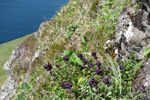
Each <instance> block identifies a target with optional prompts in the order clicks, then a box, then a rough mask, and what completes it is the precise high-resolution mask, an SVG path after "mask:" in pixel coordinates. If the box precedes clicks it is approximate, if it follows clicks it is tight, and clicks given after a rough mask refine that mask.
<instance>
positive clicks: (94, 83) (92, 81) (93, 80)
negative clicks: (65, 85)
mask: <svg viewBox="0 0 150 100" xmlns="http://www.w3.org/2000/svg"><path fill="white" fill-rule="evenodd" d="M97 84H98V81H97V80H95V77H92V78H91V79H90V81H89V85H90V86H91V87H94V86H97Z"/></svg>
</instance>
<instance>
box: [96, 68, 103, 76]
mask: <svg viewBox="0 0 150 100" xmlns="http://www.w3.org/2000/svg"><path fill="white" fill-rule="evenodd" d="M96 74H97V75H101V76H103V74H104V69H103V70H102V69H100V68H97V69H96Z"/></svg>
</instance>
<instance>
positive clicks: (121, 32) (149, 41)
mask: <svg viewBox="0 0 150 100" xmlns="http://www.w3.org/2000/svg"><path fill="white" fill-rule="evenodd" d="M138 3H140V4H142V7H141V8H140V9H135V8H132V7H130V6H128V7H126V10H125V11H124V12H123V13H122V14H121V16H120V17H119V18H118V21H117V24H116V28H115V32H116V34H115V38H116V39H115V42H116V47H117V49H116V50H117V51H119V52H118V55H119V54H122V55H124V56H126V57H129V55H130V54H132V55H133V56H134V57H135V58H136V59H138V60H141V59H143V58H144V56H143V52H144V51H145V49H146V48H148V47H150V0H139V2H138ZM120 52H121V53H120ZM143 66H144V68H143V69H142V70H143V71H141V73H140V74H139V75H138V76H139V77H138V78H139V79H137V81H136V82H135V85H136V86H140V85H141V84H142V85H145V86H146V87H147V89H149V88H150V58H147V60H145V62H144V64H143Z"/></svg>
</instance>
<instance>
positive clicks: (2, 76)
mask: <svg viewBox="0 0 150 100" xmlns="http://www.w3.org/2000/svg"><path fill="white" fill-rule="evenodd" d="M24 38H25V37H22V38H19V39H15V40H12V41H10V42H7V43H4V44H1V45H0V86H1V85H2V84H3V83H4V82H5V80H6V78H7V77H6V76H7V75H6V73H5V71H4V70H3V67H4V64H5V63H6V61H7V60H8V59H9V57H10V56H11V53H12V51H13V49H14V48H15V47H16V46H17V45H19V44H20V43H21V42H22V41H23V40H24Z"/></svg>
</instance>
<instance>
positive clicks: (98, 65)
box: [96, 61, 101, 69]
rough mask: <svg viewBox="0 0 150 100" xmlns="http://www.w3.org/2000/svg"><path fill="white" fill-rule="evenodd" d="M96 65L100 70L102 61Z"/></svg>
mask: <svg viewBox="0 0 150 100" xmlns="http://www.w3.org/2000/svg"><path fill="white" fill-rule="evenodd" d="M96 65H97V67H98V68H99V69H100V66H101V62H100V61H97V62H96Z"/></svg>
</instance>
